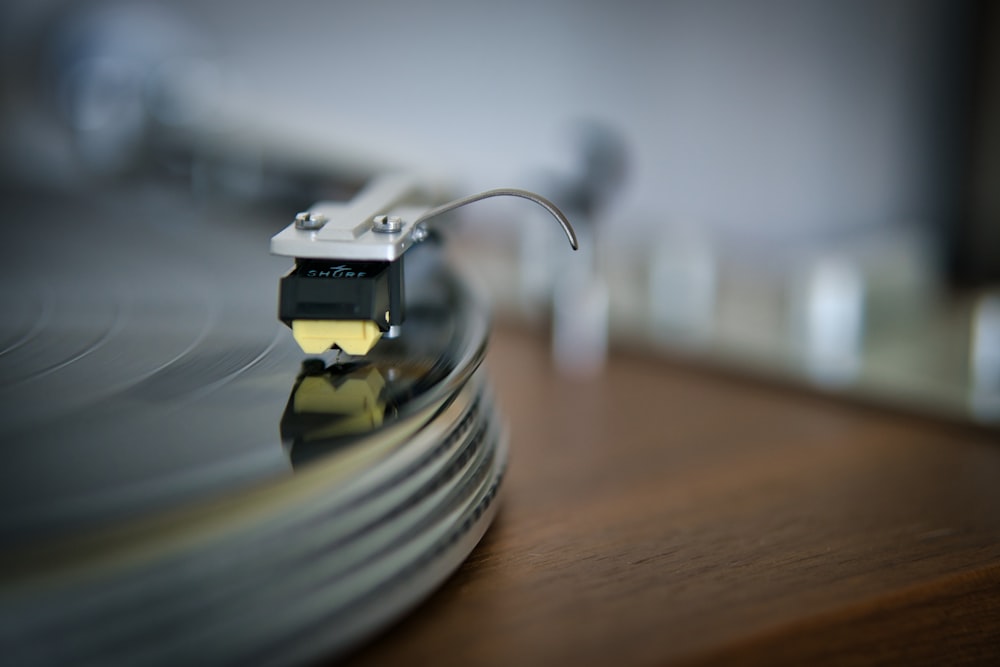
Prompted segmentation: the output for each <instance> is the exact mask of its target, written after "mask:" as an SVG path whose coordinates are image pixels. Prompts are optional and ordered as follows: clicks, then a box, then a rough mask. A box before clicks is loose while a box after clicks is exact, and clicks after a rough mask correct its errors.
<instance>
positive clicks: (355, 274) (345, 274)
mask: <svg viewBox="0 0 1000 667" xmlns="http://www.w3.org/2000/svg"><path fill="white" fill-rule="evenodd" d="M366 275H368V274H367V273H365V272H364V271H357V270H355V269H354V268H353V267H350V266H348V265H346V264H339V265H337V266H331V267H328V268H325V269H309V270H308V271H306V276H307V277H309V278H364V277H365V276H366Z"/></svg>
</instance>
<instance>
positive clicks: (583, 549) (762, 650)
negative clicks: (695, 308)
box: [349, 328, 1000, 667]
mask: <svg viewBox="0 0 1000 667" xmlns="http://www.w3.org/2000/svg"><path fill="white" fill-rule="evenodd" d="M489 368H490V372H491V373H492V375H493V378H494V383H495V385H496V387H497V389H498V392H499V396H500V400H501V404H502V407H503V409H504V410H505V412H506V415H507V417H508V420H509V423H510V425H511V436H512V438H511V442H512V459H511V466H510V469H509V472H508V476H507V479H506V482H505V486H506V488H505V491H504V494H505V495H504V497H503V506H502V510H501V513H500V516H499V518H498V519H497V521H496V523H495V525H494V526H493V528H492V529H491V530H490V532H489V533H488V534H487V536H486V537H485V538H484V540H483V542H482V543H481V544H480V545H479V547H478V548H477V549H476V551H475V552H474V553H473V554H472V556H471V557H470V558H469V560H468V561H467V562H466V564H465V565H464V566H463V567H462V568H461V569H460V570H459V571H458V573H457V574H456V575H455V576H454V577H453V578H452V579H451V580H450V581H449V582H448V583H447V584H446V585H445V586H444V587H443V588H442V589H441V590H440V591H439V592H437V593H436V594H435V595H434V596H432V597H431V598H430V599H429V600H428V601H427V603H426V604H424V605H423V606H421V607H419V608H418V609H417V610H416V611H415V612H414V613H412V614H411V615H409V616H408V617H407V618H406V619H404V620H403V621H402V622H400V623H399V624H397V625H396V626H395V627H393V628H391V629H390V630H389V631H388V632H386V633H385V634H383V635H382V636H380V637H379V638H378V639H376V640H375V641H374V642H372V643H371V644H370V645H369V646H367V647H366V648H364V649H362V650H361V651H359V652H358V653H357V654H356V655H354V656H353V657H352V658H351V660H350V661H349V662H350V663H351V664H355V665H372V664H406V665H421V664H434V665H503V666H505V667H506V666H509V665H524V664H539V665H543V664H544V665H588V664H594V665H606V664H613V665H660V664H687V665H695V664H762V665H764V664H766V665H773V664H796V665H798V664H817V663H820V664H825V663H829V664H872V663H886V662H888V663H898V664H912V663H914V662H918V663H924V664H964V663H977V664H978V663H983V664H1000V437H998V436H997V434H996V433H990V432H987V431H980V430H975V429H972V428H963V427H958V426H950V425H946V424H942V423H936V422H933V421H930V420H926V419H922V418H919V417H911V416H905V415H899V414H890V413H885V412H881V411H878V410H875V409H872V408H866V407H861V406H857V405H849V404H846V403H843V402H837V401H834V400H832V399H829V398H825V397H821V396H816V395H810V394H808V393H804V392H796V391H794V390H791V389H788V388H781V387H776V386H770V385H766V384H762V383H754V382H751V381H748V380H743V379H739V378H736V377H727V376H726V375H724V374H720V373H711V372H706V371H702V370H699V369H696V368H690V367H686V366H684V365H681V364H671V363H667V362H664V361H657V360H654V359H651V358H644V357H641V356H638V355H634V356H633V355H629V354H624V355H622V354H619V355H615V356H613V358H612V360H611V362H610V365H609V366H608V368H607V371H606V373H605V375H604V376H603V377H601V378H600V379H599V380H594V381H580V380H571V379H567V378H564V377H560V376H558V375H556V374H555V373H553V372H552V370H551V366H550V363H549V361H548V357H547V347H546V344H545V341H544V339H543V338H541V337H540V336H537V335H532V334H529V333H525V332H521V331H518V330H515V329H510V328H502V329H500V330H499V331H498V332H496V333H495V335H494V337H493V341H492V351H491V354H490V359H489Z"/></svg>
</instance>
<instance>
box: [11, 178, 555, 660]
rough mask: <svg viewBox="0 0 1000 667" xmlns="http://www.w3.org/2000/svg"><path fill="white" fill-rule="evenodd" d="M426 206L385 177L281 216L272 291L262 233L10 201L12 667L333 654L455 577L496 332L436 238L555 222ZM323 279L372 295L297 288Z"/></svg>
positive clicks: (484, 508) (247, 226) (154, 199)
mask: <svg viewBox="0 0 1000 667" xmlns="http://www.w3.org/2000/svg"><path fill="white" fill-rule="evenodd" d="M417 192H419V188H416V189H415V188H414V185H413V182H412V181H411V180H407V179H402V180H401V179H399V178H390V179H383V180H381V181H379V182H377V183H375V184H373V185H372V186H371V187H370V188H368V189H366V190H365V191H363V192H362V193H361V194H359V195H358V197H357V198H356V199H355V200H352V202H350V203H347V204H330V203H324V204H318V205H317V206H316V207H314V208H313V209H312V210H311V211H307V212H305V213H303V214H302V215H300V216H298V217H297V218H296V220H295V221H294V222H293V223H292V224H291V225H290V226H289V228H288V229H287V230H285V231H282V232H280V233H279V234H278V235H277V236H275V237H274V241H273V245H272V249H273V250H274V251H275V252H278V253H283V254H286V255H291V256H293V257H296V266H295V268H294V269H293V270H292V272H291V273H288V275H286V276H285V278H281V274H282V272H283V271H287V264H288V260H287V258H280V257H272V256H268V254H267V238H268V236H269V235H270V234H271V233H273V230H272V229H271V223H272V220H273V219H274V218H272V216H273V215H276V213H275V211H273V210H260V209H255V210H250V211H248V210H244V209H241V208H238V207H235V206H233V205H231V204H228V205H227V204H225V203H220V202H215V201H209V202H206V201H200V202H193V201H191V199H190V198H189V197H185V196H183V195H180V194H178V193H177V192H176V191H173V190H171V189H170V188H169V187H167V186H164V185H163V184H159V185H156V186H152V185H140V186H138V187H135V188H132V189H130V190H127V191H119V192H115V193H112V194H109V195H107V196H103V195H100V196H98V195H87V196H72V197H69V196H67V197H62V198H58V197H57V198H46V199H37V198H32V197H31V196H30V195H27V194H18V195H14V196H12V197H8V198H5V199H4V201H3V204H2V205H0V206H2V208H3V209H4V210H3V214H4V216H5V219H6V220H9V221H11V222H13V223H15V224H12V225H10V226H9V231H8V232H7V233H8V238H7V240H6V243H5V244H4V245H3V250H2V253H3V257H2V260H3V261H2V262H0V272H2V281H0V285H2V287H0V307H2V309H3V312H4V317H3V318H2V320H0V395H2V405H3V418H2V420H0V440H2V443H3V451H4V455H5V460H4V466H3V470H4V473H3V483H2V484H0V554H2V555H0V563H2V566H0V619H2V621H0V651H2V654H3V655H4V656H5V661H9V662H10V663H12V664H22V665H44V664H74V665H86V664H100V665H113V664H191V663H213V664H217V663H225V664H236V663H244V662H245V661H246V660H248V659H251V658H252V659H253V661H254V662H255V663H259V664H272V663H273V664H288V663H298V662H302V661H304V660H308V659H313V658H316V657H317V656H321V655H322V656H330V655H337V654H340V653H342V652H344V651H346V650H348V649H350V648H351V647H354V646H356V645H358V644H359V643H360V642H362V641H363V640H365V639H366V638H368V637H370V636H372V635H373V634H374V633H376V632H377V631H378V630H379V629H381V628H383V627H384V626H385V625H386V624H387V623H389V622H390V621H392V620H393V619H395V618H397V617H399V616H400V615H402V614H404V613H405V612H406V611H407V610H409V609H411V608H412V607H413V606H414V605H416V604H417V603H418V602H419V601H420V600H421V599H422V598H423V597H424V596H426V595H427V594H428V593H429V592H430V591H431V590H433V589H434V588H435V587H436V586H437V585H439V584H440V583H441V582H442V581H443V580H444V579H445V578H447V577H448V575H449V574H450V573H451V572H452V571H453V570H454V569H455V568H456V567H457V566H458V565H459V564H460V563H461V562H462V561H463V560H464V559H465V557H466V556H467V555H468V554H469V552H470V551H471V550H472V549H473V547H474V546H475V545H476V543H477V542H478V541H479V539H480V538H481V537H482V535H483V534H484V532H485V531H486V530H487V528H488V526H489V524H490V521H491V519H492V517H493V515H494V513H495V512H496V507H497V503H496V499H497V495H498V492H499V490H500V487H501V482H502V480H503V475H504V469H505V462H506V458H507V443H506V439H505V435H504V428H503V425H502V422H501V420H500V419H499V417H498V414H497V408H496V406H495V405H494V402H493V396H492V394H491V391H490V388H489V383H488V381H487V378H485V377H484V374H483V371H482V370H480V362H481V361H482V359H483V356H484V354H485V351H486V346H487V339H488V334H489V315H488V311H487V308H486V307H485V305H484V303H483V300H482V299H481V298H480V297H479V296H478V295H477V294H476V293H475V292H474V291H473V290H471V289H470V288H469V287H468V286H467V282H466V281H465V280H464V279H462V278H461V277H459V276H457V275H456V273H455V272H454V271H453V270H452V269H451V268H450V267H449V266H448V263H447V262H446V261H444V259H443V252H442V249H441V247H440V238H439V236H440V235H439V234H438V233H437V232H435V230H434V228H432V227H429V226H428V221H429V220H430V218H432V217H434V216H436V215H438V214H440V213H444V212H447V211H449V210H451V209H453V208H455V207H457V206H460V205H464V204H466V203H470V202H471V201H475V200H477V199H481V198H485V197H489V196H497V195H511V194H513V195H514V196H527V197H528V198H531V199H535V200H536V201H537V202H538V203H542V204H543V205H546V204H547V202H546V201H545V200H540V198H538V197H537V196H535V195H531V194H530V193H527V194H524V193H522V192H521V191H490V192H487V193H483V194H481V195H476V196H473V197H471V198H466V199H464V200H456V201H455V202H450V203H448V204H444V205H441V206H436V207H434V206H431V204H433V203H436V202H433V201H430V200H427V199H424V200H422V201H421V202H420V207H419V208H415V207H414V203H413V201H412V199H413V197H414V196H416V195H415V194H414V193H417ZM539 200H540V201H539ZM399 206H402V208H399ZM547 207H548V206H547ZM552 208H553V209H554V207H552ZM550 212H551V211H550ZM554 215H556V217H557V219H558V220H559V221H560V222H561V223H562V224H563V225H564V228H565V230H566V232H567V235H568V236H569V238H570V240H571V242H574V237H573V234H572V228H571V227H569V224H568V222H565V219H564V218H562V217H561V214H558V211H556V212H555V213H554ZM337 216H340V218H338V217H337ZM345 216H346V217H345ZM286 219H287V218H286ZM331 219H334V222H331ZM318 220H322V223H323V224H322V225H319V224H318V223H317V221H318ZM345 220H346V221H347V222H344V221H345ZM340 223H344V224H347V225H348V227H349V229H348V231H347V232H345V231H344V227H343V225H341V227H340V228H339V229H338V225H340ZM348 223H349V224H348ZM379 225H382V226H387V229H383V230H378V229H377V227H378V226H379ZM322 226H326V227H327V228H326V230H325V231H323V230H322V229H321V227H322ZM366 253H367V254H366ZM372 253H375V255H372ZM378 253H382V254H381V255H379V254H378ZM404 254H405V259H406V271H405V275H404V273H403V271H402V260H403V257H404ZM328 260H344V261H351V262H358V261H360V262H371V263H375V264H377V265H378V266H377V267H376V268H377V269H378V270H379V271H380V273H378V276H377V277H376V278H375V279H370V280H364V279H365V278H372V276H374V275H375V273H372V274H371V275H368V276H359V275H357V274H358V273H362V272H361V271H359V270H355V271H352V273H353V274H354V275H349V276H348V275H345V271H346V269H343V268H341V269H340V270H339V271H340V273H337V271H333V272H332V273H330V274H329V275H322V276H315V277H310V276H308V275H306V274H307V273H308V271H310V270H312V268H315V267H312V266H311V264H310V262H317V261H318V262H326V263H330V262H329V261H328ZM373 265H374V264H373ZM337 266H341V264H339V263H338V264H337ZM324 270H325V269H324ZM359 278H361V279H362V280H359ZM310 281H312V282H310ZM338 281H339V282H338ZM344 281H352V282H344ZM279 282H280V283H281V284H282V288H281V299H282V303H281V318H282V319H283V320H285V321H286V323H288V324H289V325H290V326H291V327H292V328H293V332H292V333H290V332H289V331H288V330H287V329H286V328H285V327H284V326H282V325H281V324H280V323H278V322H276V321H275V319H274V313H273V308H274V302H275V299H274V295H275V291H276V286H277V285H279ZM345 293H346V294H350V295H352V296H351V299H348V301H349V302H351V304H353V305H349V306H345V305H344V303H345V302H344V298H343V295H344V294H345ZM317 294H319V295H320V296H319V297H317V296H316V295H317ZM331 295H332V296H331ZM324 299H325V301H324ZM352 299H353V301H352ZM359 313H360V314H359ZM307 321H308V322H312V323H313V324H307V325H305V326H303V325H302V322H307ZM359 322H361V323H362V324H358V323H359ZM365 322H367V324H363V323H365ZM345 323H346V324H345ZM345 326H346V327H347V329H350V328H351V327H354V329H358V330H361V331H362V334H361V337H362V339H363V340H362V341H361V342H360V343H359V342H357V341H355V340H351V341H348V340H347V338H344V336H345V333H344V332H345V331H346V330H347V329H345ZM310 329H311V330H310ZM304 330H305V333H304ZM316 331H319V332H320V333H318V334H317V333H316ZM331 331H333V332H334V333H332V334H331ZM293 334H294V335H293ZM324 336H326V338H323V337H324ZM317 337H319V338H322V340H321V341H320V342H317ZM348 338H349V337H348ZM296 340H298V343H297V342H296ZM345 341H346V342H345ZM299 344H302V347H304V348H305V354H304V353H303V350H301V349H299ZM331 347H333V349H330V348H331Z"/></svg>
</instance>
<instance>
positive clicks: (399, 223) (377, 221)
mask: <svg viewBox="0 0 1000 667" xmlns="http://www.w3.org/2000/svg"><path fill="white" fill-rule="evenodd" d="M402 230H403V219H402V218H401V217H399V216H398V215H376V216H375V217H374V218H372V231H373V232H378V233H379V234H395V233H397V232H400V231H402Z"/></svg>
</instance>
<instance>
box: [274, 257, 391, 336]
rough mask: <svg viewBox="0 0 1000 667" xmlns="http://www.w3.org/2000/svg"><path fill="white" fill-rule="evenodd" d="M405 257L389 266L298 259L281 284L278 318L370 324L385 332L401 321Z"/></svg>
mask: <svg viewBox="0 0 1000 667" xmlns="http://www.w3.org/2000/svg"><path fill="white" fill-rule="evenodd" d="M403 317H404V313H403V258H402V257H400V258H399V259H397V260H395V261H393V262H370V261H353V260H338V259H296V260H295V268H294V269H293V270H292V271H291V273H289V274H288V275H286V276H285V277H284V278H282V279H281V288H280V295H279V300H278V318H279V319H281V321H282V322H284V323H285V324H287V325H289V326H291V324H292V321H294V320H372V321H373V322H375V324H377V325H378V327H379V329H380V330H381V331H383V332H385V331H388V330H389V327H390V326H396V325H399V324H402V322H403Z"/></svg>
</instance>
